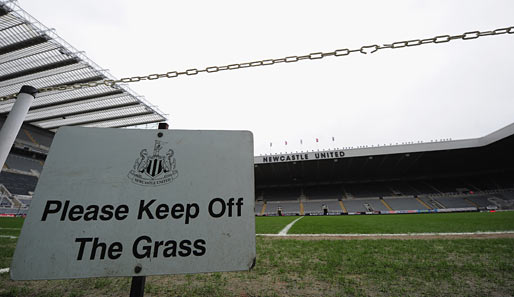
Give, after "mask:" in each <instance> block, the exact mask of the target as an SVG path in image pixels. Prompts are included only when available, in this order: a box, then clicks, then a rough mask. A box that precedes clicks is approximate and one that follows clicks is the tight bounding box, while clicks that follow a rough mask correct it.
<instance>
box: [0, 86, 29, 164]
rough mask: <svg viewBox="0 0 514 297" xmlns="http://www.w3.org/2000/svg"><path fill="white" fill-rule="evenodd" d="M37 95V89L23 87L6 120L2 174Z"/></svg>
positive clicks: (0, 140) (0, 135) (0, 139)
mask: <svg viewBox="0 0 514 297" xmlns="http://www.w3.org/2000/svg"><path fill="white" fill-rule="evenodd" d="M36 94H37V89H36V88H34V87H31V86H23V87H21V90H20V93H18V97H16V101H14V105H13V107H12V109H11V111H10V112H9V115H8V116H7V119H6V120H5V123H4V125H3V127H2V130H1V131H0V172H2V168H3V167H4V164H5V160H7V156H8V155H9V152H10V151H11V147H12V145H13V143H14V140H15V139H16V136H17V135H18V132H19V131H20V128H21V125H22V124H23V121H24V120H25V116H27V112H28V111H29V108H30V106H31V105H32V101H33V100H34V97H35V96H36Z"/></svg>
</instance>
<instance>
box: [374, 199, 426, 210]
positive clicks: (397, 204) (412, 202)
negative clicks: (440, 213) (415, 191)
mask: <svg viewBox="0 0 514 297" xmlns="http://www.w3.org/2000/svg"><path fill="white" fill-rule="evenodd" d="M384 200H385V201H386V202H387V204H389V206H391V208H392V209H394V210H416V209H429V208H427V207H426V206H424V205H423V204H421V203H420V202H419V201H418V200H416V199H415V198H408V197H406V198H384Z"/></svg>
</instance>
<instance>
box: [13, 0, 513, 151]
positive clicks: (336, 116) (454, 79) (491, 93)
mask: <svg viewBox="0 0 514 297" xmlns="http://www.w3.org/2000/svg"><path fill="white" fill-rule="evenodd" d="M19 5H20V6H21V7H22V8H24V9H25V10H26V11H27V12H28V13H30V14H32V15H33V16H34V17H35V18H37V19H38V20H40V21H41V22H42V23H44V24H45V25H46V26H48V27H51V28H55V29H56V33H57V34H58V35H60V36H61V37H63V38H64V39H65V40H66V41H68V42H69V43H70V44H72V45H73V46H74V47H76V48H77V49H79V50H84V51H86V54H87V55H88V56H89V57H90V58H91V59H92V60H93V61H95V62H96V63H97V64H99V65H100V66H101V67H105V68H108V69H110V71H111V73H112V74H113V75H115V76H116V77H126V76H133V75H145V74H151V73H162V72H167V71H175V70H186V69H190V68H200V67H206V66H213V65H225V64H231V63H237V62H249V61H254V60H258V59H267V58H281V57H285V56H290V55H300V54H308V53H311V52H319V51H331V50H335V49H338V48H357V47H360V46H362V45H368V44H375V43H377V44H382V43H389V42H393V41H399V40H409V39H418V38H427V37H433V36H436V35H444V34H459V33H463V32H466V31H474V30H490V29H496V28H500V27H509V26H514V19H513V18H512V13H513V12H514V2H513V1H345V2H343V1H298V0H294V1H292V0H291V1H289V0H287V1H269V0H264V1H253V2H245V1H127V0H124V1H118V0H116V1H96V0H88V1H82V0H80V1H77V0H74V1H62V0H46V1H40V0H20V1H19ZM513 50H514V34H505V35H502V36H495V37H483V38H479V39H477V40H472V41H453V42H450V43H445V44H440V45H425V46H419V47H413V48H405V49H397V50H384V51H379V52H377V53H375V54H373V55H366V56H365V55H360V54H352V55H350V56H347V57H340V58H325V59H323V60H318V61H305V62H299V63H292V64H281V65H275V66H267V67H259V68H252V69H244V70H236V71H226V72H223V73H216V74H201V75H198V76H194V77H183V78H178V79H167V80H166V79H165V80H158V81H151V82H142V83H137V84H131V88H133V89H134V90H135V91H136V92H138V93H140V94H141V95H145V97H146V98H147V99H148V100H149V101H150V102H151V103H153V104H155V105H157V106H159V107H160V108H161V109H162V110H163V111H164V112H166V113H167V114H169V118H170V124H171V127H172V128H174V129H230V130H240V129H244V130H250V131H252V132H253V133H254V140H255V153H256V154H261V153H262V154H263V153H270V152H273V153H278V152H285V151H288V152H291V151H299V150H313V149H314V150H315V149H330V148H335V147H345V146H357V145H371V144H389V143H396V142H404V141H418V140H424V141H430V140H432V139H441V138H453V139H459V138H469V137H478V136H482V135H484V134H487V133H490V132H492V131H494V130H497V129H498V128H501V127H503V126H505V125H507V124H510V123H511V122H512V121H513V119H514V100H513V99H514V98H513V94H514V92H513V91H514V84H513V83H512V78H513V75H512V69H514V56H513V55H512V53H513V52H514V51H513ZM332 137H335V141H332ZM316 138H319V140H320V142H319V143H316V142H315V139H316ZM300 139H302V140H303V145H300ZM285 141H287V142H288V145H287V146H286V145H284V142H285ZM270 142H272V143H273V147H272V148H271V149H270V147H269V144H270Z"/></svg>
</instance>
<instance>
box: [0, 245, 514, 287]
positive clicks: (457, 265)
mask: <svg viewBox="0 0 514 297" xmlns="http://www.w3.org/2000/svg"><path fill="white" fill-rule="evenodd" d="M257 255H258V258H257V265H256V267H255V268H254V270H252V271H251V272H231V273H209V274H196V275H170V276H150V277H147V280H146V287H145V290H146V295H147V296H304V295H308V296H342V295H345V296H391V295H393V296H511V295H512V294H513V292H514V239H512V238H505V239H458V240H317V241H308V240H291V239H287V240H284V239H282V240H280V239H269V238H261V237H259V238H257ZM129 288H130V278H126V277H124V278H92V279H77V280H57V281H11V280H9V278H8V276H7V275H6V274H2V275H0V296H126V295H128V292H129Z"/></svg>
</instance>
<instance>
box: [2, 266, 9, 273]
mask: <svg viewBox="0 0 514 297" xmlns="http://www.w3.org/2000/svg"><path fill="white" fill-rule="evenodd" d="M7 272H9V267H7V268H1V269H0V274H2V273H7Z"/></svg>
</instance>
